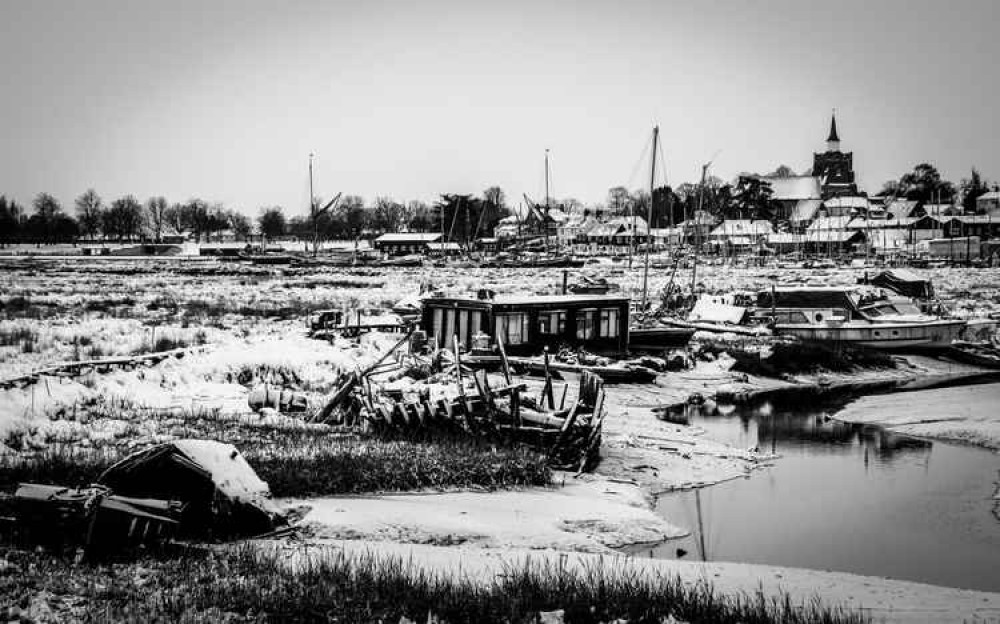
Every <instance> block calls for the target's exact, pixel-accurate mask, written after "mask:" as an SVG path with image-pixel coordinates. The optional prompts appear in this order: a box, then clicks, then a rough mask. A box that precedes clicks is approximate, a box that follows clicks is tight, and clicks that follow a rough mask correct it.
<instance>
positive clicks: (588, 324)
mask: <svg viewBox="0 0 1000 624" xmlns="http://www.w3.org/2000/svg"><path fill="white" fill-rule="evenodd" d="M491 295H492V293H490V292H489V291H484V292H481V293H480V297H479V298H455V297H428V298H425V299H423V301H422V304H423V306H422V311H421V319H420V328H421V329H422V330H424V331H425V332H427V336H428V338H429V339H430V340H431V341H432V342H434V341H435V340H436V341H437V344H439V345H441V346H443V347H445V348H447V349H452V348H453V347H452V344H453V340H454V339H453V337H454V336H457V337H458V342H459V344H461V345H462V346H463V347H464V348H465V349H467V350H468V349H470V348H471V346H472V337H473V336H474V335H476V334H477V333H480V332H481V333H484V334H486V335H488V336H489V337H490V338H491V342H493V343H495V342H496V339H497V337H498V336H499V337H500V338H501V339H502V340H503V343H504V348H505V349H506V352H507V353H508V354H509V355H533V354H537V353H540V352H541V351H542V348H543V347H545V346H548V347H549V349H550V350H555V349H557V348H558V347H560V346H563V345H566V346H570V347H579V348H582V349H586V350H587V351H589V352H591V353H597V354H601V355H609V356H616V357H617V356H624V355H625V354H626V352H627V351H628V327H629V299H628V297H622V296H609V295H544V296H540V295H536V296H531V295H520V296H496V297H494V296H491Z"/></svg>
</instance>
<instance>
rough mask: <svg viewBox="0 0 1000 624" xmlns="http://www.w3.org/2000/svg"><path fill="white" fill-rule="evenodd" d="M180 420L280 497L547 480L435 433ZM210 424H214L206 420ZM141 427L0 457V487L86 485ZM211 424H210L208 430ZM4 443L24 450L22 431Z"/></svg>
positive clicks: (528, 453)
mask: <svg viewBox="0 0 1000 624" xmlns="http://www.w3.org/2000/svg"><path fill="white" fill-rule="evenodd" d="M204 420H205V422H203V423H201V424H199V423H198V422H197V421H189V422H184V423H180V424H179V425H178V426H177V427H176V428H174V429H172V430H171V434H175V435H176V437H178V438H182V437H193V438H203V439H217V440H220V441H225V442H230V443H233V444H235V445H236V446H237V448H239V449H240V451H241V452H242V453H243V455H244V457H246V459H247V461H248V462H249V463H250V465H251V466H252V467H253V468H254V470H256V472H257V474H258V475H259V476H260V478H261V479H263V480H264V481H266V482H267V483H268V484H269V485H270V486H271V493H272V494H273V495H274V496H280V497H291V496H295V497H300V496H332V495H338V494H359V493H365V492H389V491H393V492H394V491H411V490H422V489H451V488H486V489H498V488H510V487H519V486H532V485H548V484H549V483H551V479H552V475H551V472H550V471H549V468H548V465H547V461H546V458H545V456H544V455H542V454H540V453H537V452H535V451H533V450H531V449H529V448H526V447H521V446H506V445H492V444H488V443H486V442H482V441H479V440H476V439H469V438H465V437H460V436H458V435H455V436H448V435H445V434H441V435H438V436H434V437H427V436H424V437H423V439H420V440H415V439H414V440H407V439H393V440H388V439H381V438H378V437H368V436H358V435H354V434H346V433H337V432H329V431H327V432H317V431H311V430H282V429H277V428H269V427H260V426H248V425H245V424H239V423H234V422H226V421H219V420H215V421H210V419H208V418H206V419H204ZM209 422H212V423H213V424H209ZM138 427H139V425H137V424H135V425H129V426H126V427H124V428H122V429H121V430H120V431H119V438H118V439H117V440H108V441H105V442H102V443H96V444H95V443H94V441H93V440H88V444H87V445H82V444H80V443H79V442H72V441H71V442H55V443H51V444H48V445H47V446H46V448H45V449H43V450H40V451H34V452H32V451H27V452H24V453H22V454H17V455H15V454H9V455H3V456H0V491H12V490H13V489H15V488H16V487H17V484H18V483H23V482H32V483H47V484H54V485H67V486H77V485H86V484H89V483H92V482H94V481H96V480H97V478H98V476H100V474H101V473H102V472H103V471H104V470H105V469H107V468H108V467H109V466H111V465H112V464H113V463H115V462H116V461H118V460H119V459H122V458H123V457H125V456H126V455H128V454H129V453H131V452H132V451H134V450H137V448H141V447H135V446H134V445H132V444H130V443H129V441H134V440H135V439H136V438H137V437H138V434H139V432H138V431H137V429H138ZM213 427H214V429H213ZM6 443H7V445H8V446H9V447H11V448H13V449H17V450H20V449H23V448H24V445H25V440H24V436H23V435H15V436H10V437H8V439H7V440H6Z"/></svg>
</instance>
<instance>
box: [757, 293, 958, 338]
mask: <svg viewBox="0 0 1000 624" xmlns="http://www.w3.org/2000/svg"><path fill="white" fill-rule="evenodd" d="M752 318H753V319H754V320H756V321H757V322H766V323H768V324H770V325H771V327H772V329H773V330H774V332H775V333H776V334H783V335H786V336H795V337H797V338H799V339H801V340H807V341H812V342H829V343H841V344H843V343H846V344H852V345H857V346H862V347H869V348H874V349H884V350H906V349H946V348H950V347H951V344H952V342H953V341H955V340H957V339H958V338H959V337H960V335H961V333H962V331H963V330H964V329H965V327H966V321H964V320H962V319H949V318H942V317H939V316H931V315H929V314H923V313H921V312H920V310H919V308H918V307H917V306H916V305H914V304H913V302H912V301H910V300H908V299H906V298H904V297H896V298H890V297H889V296H888V295H886V293H885V292H884V291H882V290H880V289H873V288H865V287H796V288H787V287H786V288H772V289H770V290H764V291H761V292H759V293H758V294H757V305H756V308H755V309H754V310H753V312H752Z"/></svg>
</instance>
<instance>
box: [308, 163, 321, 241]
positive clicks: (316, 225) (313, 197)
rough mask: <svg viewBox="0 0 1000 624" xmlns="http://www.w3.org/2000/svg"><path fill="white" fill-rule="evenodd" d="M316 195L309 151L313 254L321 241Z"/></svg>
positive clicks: (310, 216)
mask: <svg viewBox="0 0 1000 624" xmlns="http://www.w3.org/2000/svg"><path fill="white" fill-rule="evenodd" d="M316 217H317V215H316V195H315V194H314V193H313V153H312V152H309V218H310V219H312V222H313V256H314V257H315V256H316V247H317V245H318V243H319V219H317V218H316Z"/></svg>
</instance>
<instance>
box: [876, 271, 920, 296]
mask: <svg viewBox="0 0 1000 624" xmlns="http://www.w3.org/2000/svg"><path fill="white" fill-rule="evenodd" d="M868 283H869V284H871V285H872V286H878V287H879V288H888V289H889V290H891V291H893V292H896V293H899V294H901V295H904V296H906V297H912V298H914V299H933V298H934V285H933V284H931V281H930V280H927V279H924V278H922V277H920V276H919V275H917V274H915V273H913V272H911V271H905V270H901V269H893V270H890V271H882V272H881V273H879V274H878V275H876V276H875V277H873V278H871V279H869V280H868Z"/></svg>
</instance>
